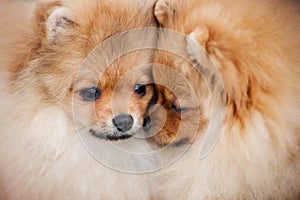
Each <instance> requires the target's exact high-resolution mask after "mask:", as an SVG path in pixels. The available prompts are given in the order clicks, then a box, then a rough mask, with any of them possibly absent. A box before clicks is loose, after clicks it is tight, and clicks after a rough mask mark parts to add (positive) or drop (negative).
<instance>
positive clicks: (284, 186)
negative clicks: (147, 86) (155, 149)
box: [152, 0, 300, 199]
mask: <svg viewBox="0 0 300 200" xmlns="http://www.w3.org/2000/svg"><path fill="white" fill-rule="evenodd" d="M299 8H300V6H299V3H298V2H297V1H284V2H283V1H263V2H260V1H246V0H245V1H244V0H242V1H232V0H225V1H210V0H188V1H180V0H170V1H167V0H160V1H158V2H157V4H156V6H155V15H156V18H157V21H158V22H159V23H160V25H161V26H162V27H163V28H167V29H172V30H174V31H178V32H180V33H182V34H184V35H189V37H190V38H192V39H194V40H195V41H196V42H197V43H198V45H200V46H201V48H203V49H204V51H205V53H207V54H208V55H209V58H208V57H207V56H206V55H205V54H203V52H202V51H201V48H200V47H197V45H193V43H192V42H189V40H184V39H181V38H180V37H179V38H176V37H173V36H172V35H173V34H170V31H166V30H162V31H161V36H160V45H159V46H160V47H161V48H163V49H167V50H170V49H171V50H173V49H176V48H177V49H179V50H178V51H177V52H178V53H179V54H178V55H179V56H177V57H176V56H174V55H172V52H171V53H170V52H169V54H168V53H166V52H161V51H158V53H157V57H156V62H157V63H159V64H163V65H166V66H169V67H170V69H172V70H175V71H177V73H178V74H180V75H181V76H182V77H183V81H180V80H179V79H178V78H177V76H175V77H174V76H173V77H172V76H169V78H168V76H166V73H165V72H161V69H160V68H157V67H154V68H153V76H154V80H155V82H157V83H165V84H167V85H166V86H167V87H159V89H160V92H161V95H160V97H161V100H160V102H161V103H162V105H163V106H165V110H166V112H167V114H166V116H167V118H166V123H165V126H164V129H163V130H162V131H161V132H159V133H158V134H157V135H156V136H154V139H155V140H156V141H157V142H158V143H160V144H168V143H171V144H176V143H178V139H179V140H181V139H182V135H179V136H178V135H177V132H176V131H178V130H179V129H180V128H184V129H186V130H189V128H190V127H187V128H186V127H182V126H185V124H191V123H192V125H193V124H195V125H197V124H196V122H193V118H199V120H205V119H207V120H209V115H206V113H208V114H209V112H208V111H209V110H210V109H211V107H210V106H209V104H207V103H206V102H205V101H207V100H206V99H205V97H209V95H208V94H207V92H208V91H207V90H205V89H202V88H203V87H202V86H201V85H203V84H204V82H203V80H202V78H206V79H208V80H209V81H208V82H207V83H208V86H209V85H210V84H211V85H212V86H216V84H218V83H219V82H217V83H216V82H215V81H216V80H215V79H214V76H210V75H213V74H214V73H212V72H213V71H212V72H210V71H211V70H212V68H211V66H210V65H208V64H207V59H210V60H211V61H212V62H214V63H215V65H216V67H217V68H218V70H219V72H220V74H221V77H222V79H223V82H224V88H225V90H224V91H222V90H220V91H219V93H215V94H212V97H213V98H215V97H216V96H215V95H220V94H221V93H222V92H225V96H226V104H225V116H226V118H225V121H224V122H223V124H221V125H222V128H221V129H220V131H221V133H222V136H221V138H220V139H219V142H218V143H217V144H216V146H215V148H214V149H213V150H212V152H211V153H210V154H209V155H208V156H207V157H205V158H204V159H203V160H199V155H200V148H201V145H202V141H203V136H204V133H205V131H206V130H207V128H206V127H207V126H206V124H205V121H204V122H202V121H199V125H197V127H199V130H198V132H197V133H196V136H193V135H192V136H193V137H196V140H195V141H194V140H191V139H189V138H193V137H188V136H189V135H188V134H191V133H188V132H186V135H183V136H184V137H183V138H188V139H189V140H186V141H187V142H188V143H192V144H191V147H190V149H189V150H188V151H187V152H186V154H185V155H184V156H183V157H182V158H181V159H179V160H178V161H177V162H176V163H175V164H174V165H172V166H170V167H169V168H167V169H165V170H162V171H161V172H160V175H161V178H162V180H161V181H162V182H164V184H159V186H158V188H157V190H159V191H160V192H161V194H162V196H163V198H164V199H175V198H176V199H299V198H300V132H299V130H300V125H299V121H300V112H299V111H300V109H299V108H300V105H299V102H300V87H299V81H300V78H299V77H300V71H299V65H300V59H299V55H300V38H299V34H300V24H299V22H300V20H299V19H300V15H299ZM182 55H184V56H183V57H188V58H189V61H190V63H188V62H187V61H186V60H183V59H182V58H181V57H180V56H182ZM192 65H193V66H194V68H192V69H191V68H189V67H191V66H192ZM201 68H204V69H205V70H203V69H202V70H201ZM197 69H198V70H199V71H200V72H201V71H202V72H205V73H201V75H200V74H199V73H197ZM208 75H209V76H208ZM201 76H202V77H201ZM207 76H208V77H207ZM184 78H185V79H186V80H187V81H188V83H190V86H189V87H186V86H184V85H183V86H182V84H181V83H182V82H184ZM187 86H188V85H187ZM193 91H194V92H195V93H196V97H197V98H198V103H199V104H198V106H194V103H192V104H191V103H188V104H187V103H186V102H187V101H188V100H189V99H190V100H192V101H191V102H196V101H195V100H193V98H192V97H191V95H189V94H191V92H193ZM216 91H218V90H216ZM176 93H177V94H178V95H179V96H177V97H176V95H175V94H176ZM180 95H181V96H180ZM217 97H218V96H217ZM216 102H217V101H216ZM219 103H220V104H222V100H220V102H219ZM195 109H197V110H199V112H198V115H196V114H197V112H196V111H195ZM154 112H155V111H154ZM195 113H196V114H195ZM152 115H153V116H155V113H154V114H152ZM190 121H192V122H190ZM153 122H154V123H155V119H154V120H153ZM201 124H202V126H201ZM170 126H172V129H171V128H169V127H170ZM180 126H181V127H180ZM179 144H180V146H178V145H177V146H176V145H175V147H174V145H169V146H168V147H167V148H170V149H169V150H170V151H172V150H175V148H176V149H177V148H187V147H188V146H187V147H184V145H185V144H184V143H182V142H179ZM187 145H190V144H187Z"/></svg>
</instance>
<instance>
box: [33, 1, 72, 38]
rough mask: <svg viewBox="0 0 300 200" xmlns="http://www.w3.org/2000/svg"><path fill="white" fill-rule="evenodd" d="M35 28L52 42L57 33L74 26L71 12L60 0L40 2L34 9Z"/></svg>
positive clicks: (59, 33) (64, 31)
mask: <svg viewBox="0 0 300 200" xmlns="http://www.w3.org/2000/svg"><path fill="white" fill-rule="evenodd" d="M34 23H35V29H36V31H37V32H38V34H39V35H40V36H41V37H42V38H43V39H46V40H47V41H50V42H53V41H55V40H56V38H57V37H59V35H61V34H64V33H66V32H67V31H68V29H69V27H71V26H75V25H76V23H75V22H74V21H73V20H72V15H71V12H70V10H69V9H68V8H66V7H64V6H63V5H62V3H61V1H50V2H40V3H38V4H37V7H36V9H35V22H34Z"/></svg>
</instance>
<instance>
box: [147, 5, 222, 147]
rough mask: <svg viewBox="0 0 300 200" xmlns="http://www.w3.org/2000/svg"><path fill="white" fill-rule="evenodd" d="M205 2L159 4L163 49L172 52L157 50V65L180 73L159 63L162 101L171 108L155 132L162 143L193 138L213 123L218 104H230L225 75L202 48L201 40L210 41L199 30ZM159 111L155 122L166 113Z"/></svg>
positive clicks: (156, 74)
mask: <svg viewBox="0 0 300 200" xmlns="http://www.w3.org/2000/svg"><path fill="white" fill-rule="evenodd" d="M198 3H199V5H198ZM200 3H201V2H198V1H188V2H186V3H184V2H182V1H176V0H175V1H171V2H170V1H167V0H160V1H157V2H156V5H155V8H154V9H155V11H154V15H155V17H156V19H157V21H158V23H159V24H160V26H161V27H163V28H165V29H162V30H161V32H160V37H159V38H160V40H159V43H158V47H159V48H160V49H164V50H166V51H161V50H159V51H157V53H156V56H155V63H159V64H161V65H165V66H166V67H167V68H170V69H172V70H173V71H176V73H177V75H175V74H174V73H171V74H170V73H168V72H166V71H165V70H162V69H161V68H159V67H153V77H154V81H155V83H161V82H163V84H164V85H160V84H158V86H157V89H158V91H159V94H160V95H159V101H158V103H159V104H161V105H162V106H163V107H164V110H165V123H164V124H161V123H160V125H159V126H161V127H163V128H162V129H161V130H160V131H159V132H158V133H157V134H156V135H154V136H153V138H154V139H155V140H156V142H158V143H159V144H162V145H166V144H169V143H173V144H175V145H176V144H182V143H186V142H188V143H189V142H193V141H194V139H196V136H197V135H199V134H200V133H202V130H203V129H204V128H206V127H207V124H208V122H209V119H211V117H212V116H211V114H212V113H211V111H212V105H214V106H216V104H219V105H217V106H220V105H223V103H224V98H223V94H224V91H223V89H224V88H223V87H222V86H223V83H222V81H220V80H222V79H221V78H220V76H219V74H218V70H217V69H216V68H215V66H214V64H213V63H212V61H211V60H210V58H209V57H208V54H207V52H206V51H205V50H204V48H203V49H202V48H200V45H202V40H201V38H202V37H203V38H204V39H207V38H206V36H207V35H206V34H205V33H199V32H200V31H199V30H198V29H197V25H198V21H197V17H196V16H197V15H195V11H197V8H198V7H199V6H200ZM170 29H172V30H175V31H170ZM176 31H178V32H176ZM195 35H197V37H196V38H195ZM191 38H193V39H194V40H193V41H192V40H191ZM202 47H203V45H202ZM168 51H169V52H175V54H176V55H173V54H172V53H168ZM167 71H168V70H167ZM178 76H181V77H182V80H180V78H178ZM193 94H194V95H193ZM212 96H214V98H211V97H212ZM155 112H161V113H160V114H155ZM155 112H153V113H152V115H153V116H155V117H153V118H154V120H153V121H158V120H155V118H161V117H159V115H160V116H162V115H163V114H162V111H155ZM159 121H162V120H159ZM153 124H159V123H158V122H157V123H153ZM154 126H155V125H154ZM155 130H156V129H155Z"/></svg>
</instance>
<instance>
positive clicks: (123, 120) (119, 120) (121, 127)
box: [112, 114, 133, 132]
mask: <svg viewBox="0 0 300 200" xmlns="http://www.w3.org/2000/svg"><path fill="white" fill-rule="evenodd" d="M112 121H113V124H114V126H115V127H116V128H117V129H118V131H122V132H125V131H128V130H130V129H131V127H132V125H133V118H132V117H131V115H127V114H121V115H118V116H116V117H115V118H113V120H112Z"/></svg>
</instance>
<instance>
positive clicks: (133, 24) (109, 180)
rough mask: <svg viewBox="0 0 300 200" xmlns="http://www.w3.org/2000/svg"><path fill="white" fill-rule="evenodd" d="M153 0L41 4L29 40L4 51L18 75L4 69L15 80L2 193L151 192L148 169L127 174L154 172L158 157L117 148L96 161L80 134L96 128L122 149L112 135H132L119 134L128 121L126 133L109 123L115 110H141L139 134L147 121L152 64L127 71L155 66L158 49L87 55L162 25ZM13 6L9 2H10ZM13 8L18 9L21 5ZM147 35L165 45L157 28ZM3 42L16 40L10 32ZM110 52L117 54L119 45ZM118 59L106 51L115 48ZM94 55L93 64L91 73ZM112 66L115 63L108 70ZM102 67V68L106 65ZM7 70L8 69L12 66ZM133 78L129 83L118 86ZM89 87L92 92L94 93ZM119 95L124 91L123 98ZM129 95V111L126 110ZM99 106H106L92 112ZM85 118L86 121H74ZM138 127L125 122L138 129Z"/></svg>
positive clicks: (5, 131) (5, 93) (6, 116)
mask: <svg viewBox="0 0 300 200" xmlns="http://www.w3.org/2000/svg"><path fill="white" fill-rule="evenodd" d="M7 3H8V2H7ZM149 3H150V4H151V2H149ZM150 4H148V3H145V2H144V3H142V4H141V5H140V4H139V3H136V2H135V1H128V2H123V1H118V2H116V1H109V0H107V1H106V0H105V1H94V0H92V1H81V0H78V1H73V0H72V1H64V3H62V2H60V1H49V2H47V1H46V2H41V3H38V5H37V8H36V9H35V11H34V12H35V14H34V17H32V18H30V22H29V23H26V25H24V26H23V28H24V30H23V32H19V33H18V34H19V36H20V37H19V38H18V39H16V38H12V40H14V41H13V42H15V43H14V45H12V46H11V48H12V50H11V51H7V52H5V54H3V57H5V58H7V57H9V58H10V62H9V65H8V66H9V73H6V75H7V76H6V75H4V73H3V77H5V79H4V78H2V79H1V116H0V118H1V120H0V123H1V125H0V126H1V128H0V141H1V142H0V146H1V147H0V180H1V181H0V187H1V190H0V193H1V195H2V196H1V198H3V199H147V198H150V193H149V179H147V178H146V176H145V175H140V176H138V175H135V174H127V173H126V171H127V172H128V169H129V171H130V172H138V170H137V171H135V169H139V170H142V171H143V169H145V170H147V169H151V166H153V165H154V162H153V160H151V159H148V158H145V157H136V156H134V155H133V156H131V155H128V156H126V155H125V156H124V152H119V153H118V152H117V153H116V154H111V152H110V151H108V152H109V155H106V156H108V157H109V159H110V161H112V163H106V162H105V160H100V162H98V161H97V160H96V159H94V158H93V156H95V154H94V155H90V154H89V152H88V151H87V150H86V149H85V147H87V148H88V146H87V145H86V144H85V145H84V144H82V143H84V142H83V141H81V139H80V137H79V136H78V133H77V131H82V130H84V131H85V132H84V133H83V134H85V135H89V136H90V137H91V140H93V141H97V142H98V145H100V146H105V145H106V146H108V148H109V147H110V146H109V145H110V144H113V145H111V146H114V145H116V146H118V144H119V143H118V141H113V143H111V142H110V141H108V140H109V139H114V140H117V139H122V137H121V136H122V135H118V134H119V132H120V131H119V128H118V130H116V129H114V128H113V127H112V125H111V124H107V123H112V116H114V114H116V115H117V114H120V113H121V114H122V112H129V113H130V114H131V115H132V117H131V118H132V120H134V122H133V125H132V124H130V126H132V129H134V130H133V131H137V130H138V129H139V128H142V124H143V117H144V115H145V111H146V107H147V102H148V101H150V98H151V96H152V90H151V87H150V86H148V84H149V83H151V76H150V74H149V72H151V71H149V68H147V67H146V68H143V69H142V70H138V71H137V74H134V76H130V75H129V77H128V75H126V76H127V78H126V76H125V74H126V73H127V72H129V70H133V69H134V67H136V66H139V65H145V64H147V63H150V62H151V57H152V54H153V53H151V52H150V51H149V50H147V51H143V50H139V51H133V52H129V53H127V52H126V48H128V46H125V45H124V44H122V42H124V41H118V40H117V41H112V46H111V45H107V46H106V47H108V48H110V47H111V48H116V49H117V52H116V51H115V50H114V51H113V53H119V54H120V53H122V51H124V53H127V54H126V55H122V54H120V56H121V57H116V58H115V59H116V60H113V59H112V61H114V62H112V63H105V62H104V61H106V60H105V59H104V61H103V59H102V60H101V59H100V60H97V59H99V57H92V59H91V60H89V59H87V60H86V61H85V58H86V57H87V56H88V54H89V53H90V52H91V51H92V50H93V49H94V48H95V47H96V46H97V45H98V44H101V43H102V42H103V41H104V40H105V39H106V38H108V37H110V36H112V35H114V34H118V33H121V32H123V31H127V30H130V29H134V28H143V27H149V26H153V21H154V20H153V19H154V18H153V17H152V18H153V19H151V16H153V12H152V11H151V10H149V8H150V9H151V5H150ZM5 5H6V4H4V3H3V5H1V9H2V8H3V7H2V6H5ZM7 5H8V4H7ZM16 5H17V2H16ZM8 8H9V7H8ZM19 8H23V7H19ZM29 10H31V8H30V9H29ZM10 12H11V13H12V14H15V13H14V12H18V9H15V10H10ZM151 13H152V14H151ZM6 17H9V15H8V16H6ZM139 19H141V20H139ZM12 21H13V20H12ZM15 23H16V25H18V26H19V25H20V26H21V25H22V24H21V23H20V22H19V23H18V22H15ZM9 26H12V24H9ZM21 30H22V29H21ZM144 33H145V34H146V36H145V35H144V36H140V37H143V39H145V37H146V38H147V39H146V40H147V41H149V43H148V44H150V43H152V42H153V43H155V42H156V39H155V34H151V33H150V34H148V33H147V31H146V32H144ZM4 35H5V34H4ZM10 36H11V35H10ZM120 37H123V36H122V35H121V36H120ZM124 37H127V39H128V40H129V41H125V42H129V43H132V44H135V45H136V44H138V42H137V41H141V42H142V43H143V44H147V42H146V43H145V41H146V40H141V38H137V37H139V36H137V37H135V35H130V34H127V35H126V34H125V36H124ZM7 38H8V37H7ZM148 39H149V40H148ZM1 40H3V41H5V42H7V41H6V37H3V38H1ZM113 42H115V43H113ZM114 44H115V45H116V46H113V45H114ZM125 44H126V43H125ZM118 45H119V46H118ZM122 45H124V47H123V48H122ZM137 46H138V45H137ZM2 47H3V46H1V48H2ZM124 48H125V49H124ZM106 50H107V51H109V52H112V50H111V49H106ZM128 50H132V49H130V48H128ZM95 51H96V52H94V54H93V55H100V57H101V56H103V54H101V51H100V52H99V51H97V50H95ZM3 52H4V51H3ZM109 56H110V57H109ZM109 56H108V57H105V58H111V56H112V55H109ZM1 62H2V60H1ZM84 62H85V64H86V65H85V67H86V68H84V67H83V68H82V70H81V67H82V66H83V63H84ZM103 63H104V64H103ZM101 64H103V65H102V66H101ZM1 65H2V66H7V65H6V64H3V63H1ZM98 65H99V68H98ZM106 65H107V67H108V65H110V67H108V68H107V69H106V70H105V67H106ZM101 67H102V68H101ZM100 68H101V70H102V71H99V69H100ZM3 71H6V72H7V70H6V69H5V68H3ZM101 74H102V77H101V76H100V75H101ZM1 75H2V74H1ZM124 77H125V80H123V82H120V83H118V81H119V79H121V78H124ZM98 81H99V82H98ZM124 81H125V83H124ZM140 83H143V84H145V87H144V90H143V91H139V90H137V92H136V91H134V87H135V84H140ZM117 84H119V86H120V87H117ZM138 86H139V85H138ZM89 87H91V89H88V90H86V88H89ZM96 88H101V91H100V89H97V90H99V91H96ZM114 89H116V90H115V91H114ZM93 92H94V93H93ZM114 92H115V93H114ZM135 92H136V93H137V94H135ZM113 95H116V98H115V99H114V100H115V102H113V100H112V98H113ZM120 95H121V97H120ZM122 95H127V96H123V97H122ZM91 98H92V99H91ZM101 98H104V100H103V99H101ZM126 100H128V102H126ZM119 101H121V105H122V107H121V108H120V106H119V107H118V105H119V104H120V102H119ZM93 102H96V103H95V107H93V106H91V105H94V104H93ZM113 103H116V107H114V108H112V107H111V106H112V104H113ZM126 103H128V104H129V105H128V107H127V106H126ZM131 104H134V105H131ZM91 107H93V108H95V109H96V110H90V109H91ZM119 109H121V110H119ZM74 111H75V112H76V113H75V114H74ZM92 111H94V112H92ZM75 115H77V116H76V117H77V118H76V119H73V117H74V116H75ZM94 115H95V116H96V117H94ZM93 117H94V118H93ZM82 119H83V120H82ZM105 120H106V121H105ZM128 126H129V125H128ZM128 126H127V127H125V128H126V129H128ZM84 128H85V129H86V130H85V129H84ZM112 130H113V131H115V132H113V131H112ZM100 134H101V135H100ZM130 134H133V133H130ZM94 136H95V137H94ZM124 137H125V136H124ZM126 137H127V135H126ZM126 142H128V145H129V146H132V147H133V146H134V147H135V149H140V150H141V151H143V150H147V149H149V145H148V144H147V142H146V141H144V140H138V139H129V140H127V141H126ZM104 149H105V148H104ZM112 149H114V148H112ZM106 150H107V149H106ZM92 153H93V152H92ZM100 153H101V152H100ZM105 153H106V152H105ZM114 161H115V163H117V165H114V164H115V163H114ZM101 162H104V163H101ZM118 163H121V164H120V165H121V166H118ZM105 165H107V166H105ZM118 167H119V168H118ZM149 167H150V168H149ZM114 168H116V169H114ZM118 170H123V171H125V172H119V171H118Z"/></svg>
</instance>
